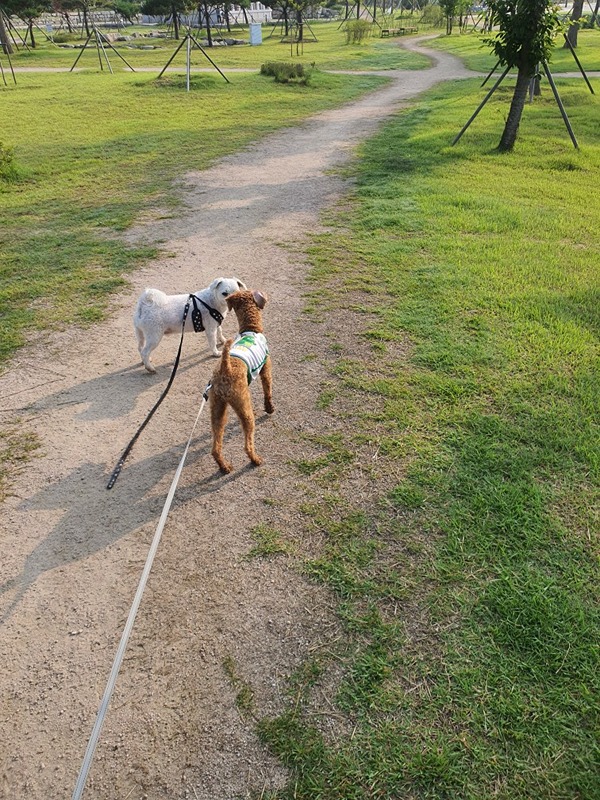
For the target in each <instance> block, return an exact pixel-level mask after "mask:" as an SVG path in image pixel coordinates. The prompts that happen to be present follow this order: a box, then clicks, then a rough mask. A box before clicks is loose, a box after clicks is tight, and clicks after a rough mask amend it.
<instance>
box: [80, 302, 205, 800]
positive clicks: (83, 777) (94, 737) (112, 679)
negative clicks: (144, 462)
mask: <svg viewBox="0 0 600 800" xmlns="http://www.w3.org/2000/svg"><path fill="white" fill-rule="evenodd" d="M184 321H185V317H184ZM210 388H211V384H210V383H209V384H208V386H207V387H206V389H205V390H204V392H203V394H202V402H201V403H200V408H199V410H198V414H197V415H196V421H195V422H194V426H193V428H192V432H191V433H190V437H189V439H188V442H187V444H186V446H185V450H184V452H183V455H182V456H181V460H180V462H179V466H178V467H177V471H176V473H175V475H174V476H173V480H172V481H171V487H170V489H169V493H168V494H167V499H166V500H165V504H164V506H163V510H162V514H161V515H160V520H159V522H158V526H157V528H156V531H155V533H154V538H153V539H152V544H151V546H150V550H149V552H148V556H147V558H146V564H145V566H144V571H143V572H142V576H141V578H140V582H139V584H138V588H137V591H136V593H135V597H134V599H133V603H132V605H131V608H130V610H129V616H128V617H127V622H126V623H125V627H124V629H123V633H122V635H121V641H120V643H119V647H118V649H117V653H116V655H115V658H114V661H113V665H112V669H111V671H110V676H109V678H108V682H107V684H106V689H105V690H104V695H103V697H102V701H101V703H100V707H99V709H98V714H97V716H96V722H95V723H94V727H93V729H92V733H91V736H90V739H89V741H88V745H87V748H86V751H85V756H84V758H83V763H82V765H81V769H80V771H79V776H78V778H77V783H76V785H75V790H74V792H73V796H72V800H80V798H81V796H82V794H83V790H84V788H85V784H86V781H87V776H88V773H89V771H90V767H91V765H92V760H93V758H94V753H95V752H96V747H97V745H98V739H99V737H100V732H101V731H102V725H103V724H104V717H105V716H106V712H107V711H108V706H109V703H110V700H111V697H112V694H113V691H114V688H115V684H116V682H117V676H118V674H119V670H120V669H121V663H122V661H123V656H124V655H125V650H126V649H127V644H128V642H129V636H130V634H131V631H132V629H133V624H134V622H135V618H136V615H137V612H138V609H139V606H140V603H141V600H142V595H143V594H144V589H145V588H146V583H147V581H148V577H149V575H150V570H151V569H152V564H153V562H154V556H155V555H156V551H157V550H158V545H159V543H160V538H161V536H162V532H163V529H164V527H165V523H166V521H167V517H168V515H169V511H170V509H171V503H172V502H173V497H174V496H175V490H176V488H177V484H178V483H179V478H180V476H181V472H182V470H183V465H184V463H185V459H186V457H187V454H188V450H189V449H190V445H191V443H192V438H193V436H194V431H195V430H196V426H197V424H198V420H199V419H200V414H201V413H202V411H203V409H204V406H205V404H206V401H207V399H208V391H209V389H210ZM109 488H110V487H109Z"/></svg>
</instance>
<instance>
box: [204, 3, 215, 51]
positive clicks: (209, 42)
mask: <svg viewBox="0 0 600 800" xmlns="http://www.w3.org/2000/svg"><path fill="white" fill-rule="evenodd" d="M204 19H205V20H206V38H207V39H208V46H209V47H212V46H213V40H212V33H211V30H210V15H209V11H208V3H207V0H204Z"/></svg>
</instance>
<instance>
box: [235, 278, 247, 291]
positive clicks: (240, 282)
mask: <svg viewBox="0 0 600 800" xmlns="http://www.w3.org/2000/svg"><path fill="white" fill-rule="evenodd" d="M236 281H237V285H238V289H247V288H248V287H247V286H246V284H245V283H244V282H243V281H241V280H240V279H239V278H236Z"/></svg>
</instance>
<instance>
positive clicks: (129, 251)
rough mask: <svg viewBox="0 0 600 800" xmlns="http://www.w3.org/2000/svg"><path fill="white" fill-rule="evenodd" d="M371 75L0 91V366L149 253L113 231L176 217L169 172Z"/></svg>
mask: <svg viewBox="0 0 600 800" xmlns="http://www.w3.org/2000/svg"><path fill="white" fill-rule="evenodd" d="M381 80H382V79H381V78H378V77H374V76H373V77H364V76H362V77H357V76H354V77H350V76H346V75H325V74H323V73H320V72H318V71H317V72H315V73H314V74H313V78H312V80H311V85H310V86H308V87H300V86H281V85H276V84H274V83H273V81H272V80H271V79H269V78H264V77H261V76H259V75H258V74H239V75H236V76H235V79H234V80H233V81H232V82H231V84H227V83H225V81H223V79H222V78H221V77H220V76H219V75H218V74H217V73H213V74H210V75H196V76H194V77H193V79H192V91H190V92H189V93H187V92H186V91H185V89H184V85H183V79H182V78H178V77H168V78H165V79H163V80H162V81H161V82H160V83H157V82H156V81H155V79H154V78H153V77H150V76H148V75H131V74H126V73H119V74H115V75H110V74H104V75H94V74H78V73H74V74H68V75H67V74H41V73H40V74H37V75H31V74H28V75H20V76H19V83H18V86H17V87H16V88H13V87H10V88H8V89H4V90H2V91H0V116H1V117H2V119H3V131H2V136H3V144H4V145H5V146H7V147H11V148H12V149H13V161H12V164H11V168H12V167H13V166H14V165H16V173H17V179H15V177H14V175H13V174H12V172H11V176H9V177H10V180H4V179H2V176H1V175H0V210H1V214H2V230H1V232H0V243H1V248H0V362H2V361H3V360H4V361H5V360H6V359H7V358H8V357H10V355H11V354H12V353H13V352H14V350H15V348H16V347H18V346H20V345H21V344H22V343H23V342H24V341H25V340H26V337H27V334H28V332H29V331H31V330H33V329H34V328H37V327H40V326H42V327H44V326H46V327H52V326H54V325H60V324H64V323H65V322H68V321H72V320H75V321H77V322H81V323H88V322H94V321H96V320H98V319H99V318H101V316H102V314H103V311H104V307H105V304H106V302H107V297H108V296H109V295H110V293H111V292H114V290H115V289H118V288H119V287H122V286H123V285H124V284H125V282H126V279H127V278H126V276H127V273H128V272H129V271H130V270H132V269H134V268H135V267H136V266H138V265H139V264H141V263H143V262H144V261H145V260H147V259H148V258H149V257H150V256H151V255H152V254H153V251H152V250H151V249H149V248H147V247H130V246H127V245H126V244H125V242H124V240H123V239H122V237H121V235H120V234H121V232H122V231H124V230H125V229H126V228H127V227H128V226H129V225H131V224H132V222H133V221H134V220H135V219H136V218H137V217H138V215H139V214H140V213H142V212H153V213H155V214H165V213H166V214H169V213H174V212H175V208H176V205H177V203H178V199H177V197H176V195H175V190H174V188H173V181H174V179H175V178H176V177H178V176H180V175H181V174H182V173H184V172H185V171H186V170H188V169H203V168H205V167H206V166H208V165H209V164H210V163H211V162H212V161H214V160H215V159H216V158H218V157H219V156H222V155H224V154H226V153H229V152H232V151H235V150H239V149H240V148H241V147H243V146H244V145H246V144H248V143H249V142H251V141H254V140H257V139H260V137H261V136H263V135H265V134H267V133H269V132H270V131H273V130H275V129H277V128H280V127H282V126H285V125H292V124H294V123H297V122H298V121H299V120H301V119H303V118H305V117H306V116H307V115H309V114H311V113H314V112H316V111H318V110H320V109H323V108H329V107H331V106H334V105H336V104H340V103H342V102H344V101H347V100H349V99H351V98H353V97H356V96H357V95H358V94H360V93H361V92H364V91H365V90H366V89H368V88H370V87H373V86H374V85H377V83H378V82H379V81H381ZM40 116H42V117H43V135H42V136H41V135H40ZM240 119H244V120H245V122H244V124H243V125H240V124H239V120H240ZM199 132H201V134H200V135H199ZM13 171H14V170H13ZM2 174H4V173H2ZM157 209H160V211H157Z"/></svg>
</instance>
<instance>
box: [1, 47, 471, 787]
mask: <svg viewBox="0 0 600 800" xmlns="http://www.w3.org/2000/svg"><path fill="white" fill-rule="evenodd" d="M411 46H412V47H415V48H417V47H418V44H412V45H411ZM425 52H426V51H425ZM428 54H429V55H430V56H431V58H432V62H433V66H432V68H431V69H429V70H424V71H420V72H414V71H410V72H404V73H402V72H396V73H394V72H386V73H385V74H386V75H387V76H388V77H389V78H390V79H391V82H390V84H389V85H388V86H387V87H386V88H383V89H381V90H379V91H377V92H374V93H372V94H370V95H369V96H367V97H365V98H363V99H362V100H360V101H358V102H354V103H352V104H350V105H347V106H345V107H343V108H340V109H337V110H334V111H329V112H327V113H323V114H319V115H318V116H315V117H313V118H311V119H310V120H308V121H307V122H306V123H304V124H302V125H300V126H298V127H297V128H294V129H290V130H285V131H282V132H280V133H277V134H275V135H273V136H270V137H268V138H266V139H265V140H263V141H261V142H259V143H257V144H255V145H254V146H252V147H250V148H248V149H247V150H245V151H243V152H241V153H238V154H237V155H234V156H232V157H229V158H226V159H224V160H222V161H221V162H219V163H218V164H217V165H216V166H214V167H213V168H211V169H209V170H206V171H204V172H200V173H197V174H188V175H185V176H182V186H181V191H182V194H183V196H184V199H185V206H184V208H183V210H182V212H181V214H180V215H179V216H178V217H177V218H171V219H162V218H160V215H159V214H157V218H156V219H153V220H152V219H147V220H145V221H144V222H140V224H139V225H138V226H137V227H136V228H135V229H134V230H132V231H130V233H129V236H130V237H131V239H132V240H135V241H149V242H160V243H161V247H162V252H163V253H164V255H163V256H161V257H160V258H158V259H157V260H156V261H155V262H153V263H151V264H149V265H148V266H147V267H146V268H145V269H143V270H141V271H139V272H137V273H135V274H134V275H133V277H132V279H131V287H130V289H128V291H127V292H126V293H123V294H122V295H120V296H117V297H115V300H114V309H113V312H112V313H111V315H110V318H109V319H107V320H106V321H105V322H104V323H102V324H99V325H97V326H95V327H94V328H92V329H89V330H85V331H82V330H77V329H70V330H66V331H64V332H61V333H57V334H52V335H49V336H46V335H44V337H42V338H40V339H39V340H38V341H35V342H32V343H31V344H30V345H29V346H28V347H26V348H24V349H23V350H21V351H20V352H19V354H18V355H17V357H16V358H15V359H14V361H13V363H12V364H11V366H10V368H9V369H8V370H7V371H6V372H5V373H4V374H3V375H2V376H0V395H1V396H2V398H3V400H2V418H1V420H2V423H3V424H11V423H15V424H18V425H20V427H21V429H22V430H25V431H31V432H33V433H35V434H36V435H37V436H38V437H39V439H40V441H41V444H42V447H41V450H40V452H39V454H38V455H37V456H36V457H35V458H34V459H33V460H31V461H30V462H29V463H28V464H27V465H26V466H25V467H24V469H22V471H21V472H20V473H19V474H18V475H16V476H15V479H14V482H13V484H12V487H11V492H12V494H11V496H9V497H8V499H7V500H6V501H5V503H4V504H3V506H2V507H1V508H0V514H1V520H2V521H1V528H0V530H1V533H0V541H1V544H2V553H3V557H2V563H1V566H0V614H1V616H0V630H1V637H0V743H1V745H0V795H1V796H2V797H6V798H11V800H13V799H17V798H25V797H26V798H28V800H42V799H43V800H49V798H59V797H61V798H64V797H70V796H71V794H72V792H73V788H74V786H75V781H76V778H77V774H78V771H79V769H80V766H81V763H82V759H83V755H84V752H85V747H86V744H87V741H88V739H89V736H90V733H91V729H92V726H93V723H94V720H95V717H96V713H97V709H98V705H99V701H100V698H101V696H102V693H103V691H104V688H105V685H106V681H107V679H108V676H109V673H110V669H111V665H112V662H113V658H114V656H115V653H116V650H117V647H118V643H119V639H120V636H121V632H122V630H123V626H124V623H125V620H126V618H127V614H128V611H129V608H130V606H131V603H132V600H133V596H134V594H135V590H136V587H137V585H138V581H139V578H140V575H141V573H142V570H143V567H144V563H145V560H146V556H147V553H148V548H149V544H150V542H151V540H152V537H153V535H154V531H155V529H156V525H157V522H158V519H159V517H160V514H161V510H162V508H163V504H164V501H165V497H166V494H167V491H168V488H169V486H170V483H171V480H172V477H173V474H174V472H175V470H176V467H177V464H178V463H179V459H180V457H181V454H182V451H183V447H184V445H185V442H186V441H187V438H188V436H189V434H190V430H191V427H192V424H193V421H194V418H195V416H196V412H197V409H198V406H199V403H200V397H201V391H202V389H204V386H205V385H206V382H207V381H208V378H209V376H210V374H211V372H212V370H213V368H214V367H215V365H216V363H217V362H216V361H215V360H214V359H213V358H212V357H211V356H210V355H209V352H208V349H207V346H206V339H205V338H204V335H203V334H201V335H200V336H194V335H188V336H187V337H186V339H185V342H184V350H183V358H182V364H181V367H180V371H179V373H178V375H177V378H176V380H175V383H174V384H173V388H172V389H171V392H170V394H169V395H168V397H167V399H166V400H165V402H164V403H163V405H162V406H161V407H160V409H159V411H158V412H157V415H156V416H155V418H154V419H153V420H152V422H151V423H150V425H149V426H148V427H147V428H146V430H145V431H144V433H143V434H142V436H141V438H140V440H139V441H138V443H137V445H136V446H135V448H134V451H133V453H132V455H131V456H130V458H129V460H128V461H127V463H126V465H125V468H124V470H123V472H122V474H121V476H120V478H119V480H118V482H117V484H116V486H115V487H114V489H113V490H112V491H110V492H108V491H107V490H106V488H105V485H106V481H107V477H108V475H109V474H110V471H111V469H112V468H113V466H114V464H115V462H116V460H117V458H118V457H119V455H120V453H121V451H122V449H123V447H124V446H125V445H126V443H127V442H128V441H129V439H130V437H131V436H132V435H133V433H134V432H135V431H136V429H137V427H138V425H139V424H140V423H141V421H142V420H143V419H144V417H145V415H146V413H147V411H148V410H149V409H150V408H151V406H152V405H153V403H154V402H155V400H156V399H157V397H158V396H159V394H160V392H161V391H162V389H163V388H164V386H165V383H166V381H167V378H168V376H169V375H170V371H171V367H172V362H173V358H174V354H175V351H176V348H177V342H178V338H177V336H171V337H165V338H164V339H163V342H162V343H161V345H160V347H159V348H158V350H157V351H156V352H155V355H154V360H155V363H156V364H157V367H158V373H157V374H156V375H149V374H147V373H146V372H145V371H144V370H143V369H142V367H141V366H140V364H139V360H138V353H137V349H136V343H135V337H134V333H133V328H132V322H131V316H132V311H133V307H134V305H135V300H136V298H137V295H138V293H139V292H140V291H141V290H142V289H143V288H144V287H145V286H157V287H159V288H161V289H163V290H165V291H167V292H183V291H186V292H187V291H193V290H196V289H199V288H202V287H204V286H206V285H207V284H208V283H209V282H210V281H211V280H212V279H213V278H215V277H217V276H220V275H222V276H227V277H229V276H236V277H239V278H241V279H242V280H243V281H244V282H245V283H247V284H248V285H249V286H252V287H254V288H258V289H261V290H262V291H263V292H266V293H267V294H268V295H269V297H270V302H269V304H268V305H267V308H266V309H265V313H264V321H265V329H266V333H267V336H268V339H269V344H270V347H271V351H272V357H273V374H274V401H275V406H276V412H275V414H274V415H273V416H272V417H267V415H265V414H264V412H263V411H262V404H261V399H262V398H261V393H260V386H256V387H255V390H254V400H255V409H256V412H257V435H256V441H257V449H258V452H259V453H260V454H261V455H262V456H263V457H264V459H265V463H264V465H263V466H261V467H259V468H252V467H250V466H248V462H247V459H246V457H245V454H244V452H243V448H242V437H241V430H240V427H239V424H238V423H237V420H235V419H232V420H231V421H230V423H229V426H228V431H227V436H226V446H225V452H226V456H227V457H228V458H230V459H231V460H233V462H234V466H235V471H234V472H233V473H232V474H231V475H229V476H222V475H221V474H220V473H219V472H218V471H217V470H216V465H215V463H214V461H213V459H212V457H211V455H210V426H209V422H208V419H209V418H208V414H207V413H206V412H205V414H204V416H202V417H201V418H200V423H199V426H198V428H197V433H196V435H195V437H194V439H193V442H192V446H191V449H190V452H189V455H188V458H187V461H186V465H185V468H184V470H183V473H182V477H181V480H180V483H179V486H178V489H177V493H176V495H175V500H174V503H173V507H172V510H171V513H170V515H169V518H168V521H167V524H166V528H165V531H164V534H163V538H162V542H161V545H160V548H159V551H158V554H157V557H156V561H155V563H154V567H153V571H152V573H151V575H150V580H149V582H148V586H147V588H146V592H145V595H144V598H143V601H142V605H141V608H140V612H139V614H138V618H137V621H136V624H135V627H134V629H133V633H132V637H131V640H130V644H129V647H128V650H127V652H126V655H125V660H124V663H123V666H122V669H121V672H120V675H119V678H118V681H117V686H116V691H115V694H114V696H113V698H112V702H111V705H110V707H109V710H108V714H107V717H106V721H105V724H104V728H103V731H102V735H101V737H100V741H99V745H98V749H97V751H96V756H95V760H94V762H93V765H92V768H91V771H90V775H89V779H88V783H87V789H86V792H85V793H84V796H89V797H93V798H96V800H109V799H110V800H114V798H117V797H118V798H123V800H124V799H125V798H132V800H135V799H136V798H143V797H146V798H150V799H151V800H157V799H158V798H170V799H171V800H172V799H173V798H183V797H193V798H196V800H232V798H243V797H248V796H250V793H251V792H257V793H258V794H259V795H260V793H261V792H262V791H263V790H273V789H276V788H277V787H279V786H281V785H283V783H284V782H285V780H286V773H285V771H284V770H283V769H282V767H281V766H280V765H279V764H278V762H277V761H276V760H275V759H274V758H272V757H271V756H270V755H269V753H268V752H267V751H266V750H265V748H264V747H263V746H262V745H261V743H260V742H259V741H258V739H257V737H256V735H255V733H254V731H253V726H252V723H251V721H249V720H248V719H246V718H245V717H244V715H243V714H242V713H241V712H240V711H239V710H238V707H237V706H236V702H235V699H236V688H235V685H234V683H235V681H233V682H232V680H231V671H232V669H233V671H234V672H235V677H236V680H237V681H240V682H242V683H243V684H245V685H247V686H249V687H251V689H252V691H253V693H254V704H255V707H256V710H257V713H258V715H259V716H263V715H265V714H274V713H276V712H277V711H278V710H280V709H281V708H282V702H283V700H284V697H285V691H286V683H285V677H286V675H288V674H289V673H290V672H292V671H293V670H294V669H295V667H297V666H298V665H299V664H301V663H302V661H303V660H304V659H305V658H306V657H307V656H308V654H309V653H310V652H312V651H313V650H314V649H315V648H317V647H319V646H320V645H323V644H326V643H327V642H328V641H329V640H330V639H333V638H334V637H335V636H336V635H337V625H336V619H335V616H334V614H333V612H332V604H331V599H330V598H329V596H328V594H327V592H326V591H325V590H324V589H323V588H320V587H319V586H316V585H314V584H312V583H310V582H309V581H307V580H306V579H305V578H304V577H302V575H301V574H300V572H299V570H298V569H297V568H296V566H295V565H294V559H293V558H288V557H285V556H284V557H283V558H276V559H259V558H255V559H248V558H247V557H246V556H247V554H248V552H249V551H250V549H251V548H252V546H253V545H254V543H255V542H254V540H253V539H252V531H253V529H254V528H255V527H256V526H257V525H259V524H262V525H268V526H270V527H272V528H274V529H279V530H286V531H288V532H290V533H291V534H293V535H296V536H298V537H302V535H303V531H302V517H301V515H300V514H299V513H298V510H297V509H298V502H299V500H300V499H301V497H302V496H303V494H304V493H307V492H310V491H311V487H310V484H309V483H304V482H301V481H300V480H299V477H298V472H297V469H296V468H295V467H294V464H293V462H294V461H296V460H298V459H301V458H304V457H307V455H310V452H309V451H310V445H309V444H307V442H306V441H305V440H304V439H303V436H302V434H303V432H308V431H310V432H313V433H314V432H318V431H319V430H321V429H323V430H324V429H326V424H327V419H326V416H325V414H324V413H323V412H319V411H318V410H316V407H315V399H316V396H317V394H318V391H319V387H320V385H321V383H322V381H323V380H324V379H325V378H326V372H325V363H324V361H323V360H322V359H320V358H319V354H320V353H321V352H322V350H323V346H324V341H325V333H326V331H327V329H328V327H329V326H330V325H334V324H336V325H337V330H338V340H339V339H340V337H341V340H342V343H343V344H344V345H345V346H347V347H348V348H349V349H350V348H352V347H353V340H352V337H353V330H355V329H354V328H353V327H352V326H348V325H345V324H344V322H345V320H346V312H345V311H344V310H343V309H340V310H339V312H338V313H337V314H335V313H334V314H333V315H332V314H331V313H330V312H327V316H326V318H324V319H323V321H322V323H320V324H319V323H317V322H309V321H307V319H306V317H305V316H303V313H302V311H303V304H304V301H303V293H304V291H305V288H306V285H305V279H306V275H307V271H308V266H307V264H306V262H305V261H304V260H303V258H302V255H301V253H302V244H303V242H304V241H305V237H306V236H307V234H308V233H310V232H313V231H318V230H319V225H320V222H319V219H320V213H321V212H322V210H323V209H324V208H326V207H327V206H329V205H331V204H333V203H335V202H336V201H338V200H339V199H340V198H342V197H343V195H344V193H345V192H347V191H348V190H349V188H350V187H349V184H348V183H347V182H346V181H345V179H343V178H342V177H340V176H339V173H338V174H336V170H335V168H336V167H340V166H342V165H344V164H345V163H347V162H348V160H349V159H351V158H352V157H353V152H354V148H355V146H356V145H357V144H358V143H360V142H361V141H363V140H364V139H365V138H367V137H368V136H370V135H371V134H373V133H374V132H375V130H376V129H377V127H378V126H379V125H380V124H381V122H382V121H383V120H384V119H385V118H386V117H388V116H389V115H391V114H393V113H394V112H395V111H396V110H397V109H398V108H399V106H400V105H401V103H402V102H403V101H405V100H406V99H408V98H410V97H412V96H414V95H416V94H417V93H419V92H421V91H423V90H425V89H427V88H429V87H430V86H432V85H433V84H434V83H436V82H439V81H441V80H446V79H451V78H461V77H466V76H467V75H468V74H469V73H467V71H466V70H465V69H464V68H463V67H462V66H461V64H460V63H459V62H458V61H457V60H456V59H454V58H453V57H450V56H447V55H444V54H442V53H433V52H430V53H428ZM334 318H335V319H334ZM336 320H337V322H336ZM224 330H225V333H226V334H233V333H234V332H235V318H234V316H233V315H231V316H229V317H228V318H227V319H226V321H225V323H224ZM307 355H309V356H315V357H310V358H307V357H306V356H307ZM224 665H229V670H228V669H226V668H225V666H224ZM228 671H229V673H230V674H229V676H228V674H227V672H228Z"/></svg>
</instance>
